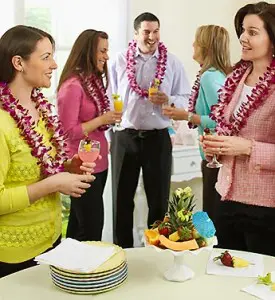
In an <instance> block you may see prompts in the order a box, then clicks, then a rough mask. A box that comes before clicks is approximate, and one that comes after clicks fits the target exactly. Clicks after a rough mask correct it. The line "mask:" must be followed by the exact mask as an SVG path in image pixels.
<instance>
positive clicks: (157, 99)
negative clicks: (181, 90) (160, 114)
mask: <svg viewBox="0 0 275 300" xmlns="http://www.w3.org/2000/svg"><path fill="white" fill-rule="evenodd" d="M168 100H169V99H168V96H167V95H166V94H165V93H163V92H160V91H158V92H156V93H151V94H150V95H149V101H150V102H152V103H153V104H156V105H162V104H164V103H168Z"/></svg>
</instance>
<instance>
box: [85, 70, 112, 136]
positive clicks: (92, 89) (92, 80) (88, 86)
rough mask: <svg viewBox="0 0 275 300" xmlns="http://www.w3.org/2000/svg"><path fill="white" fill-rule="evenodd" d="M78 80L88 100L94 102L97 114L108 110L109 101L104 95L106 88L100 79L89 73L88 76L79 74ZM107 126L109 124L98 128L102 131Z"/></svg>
mask: <svg viewBox="0 0 275 300" xmlns="http://www.w3.org/2000/svg"><path fill="white" fill-rule="evenodd" d="M80 81H81V83H82V86H83V88H84V90H85V92H86V93H87V95H88V96H89V98H90V100H91V101H93V102H94V103H95V106H96V110H97V115H99V116H101V115H103V114H105V113H106V112H107V111H109V110H110V101H109V98H108V96H107V95H106V90H105V88H104V86H103V83H102V80H101V79H100V78H98V77H97V76H96V75H94V74H91V75H90V76H84V75H83V74H80ZM109 127H110V126H109V125H103V126H100V127H99V128H98V129H99V130H101V131H104V130H107V129H108V128H109Z"/></svg>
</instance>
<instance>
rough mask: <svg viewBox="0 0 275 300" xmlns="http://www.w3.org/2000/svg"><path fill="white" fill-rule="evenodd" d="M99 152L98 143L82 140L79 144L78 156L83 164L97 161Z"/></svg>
mask: <svg viewBox="0 0 275 300" xmlns="http://www.w3.org/2000/svg"><path fill="white" fill-rule="evenodd" d="M99 152H100V142H99V141H94V140H89V139H87V138H86V139H83V140H81V141H80V142H79V146H78V156H79V158H80V159H81V160H82V161H83V162H94V161H96V160H97V158H98V156H99Z"/></svg>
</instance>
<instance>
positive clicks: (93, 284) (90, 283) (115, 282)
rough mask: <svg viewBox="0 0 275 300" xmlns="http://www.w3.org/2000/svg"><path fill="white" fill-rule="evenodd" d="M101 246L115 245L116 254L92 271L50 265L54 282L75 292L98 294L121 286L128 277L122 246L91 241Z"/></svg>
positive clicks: (61, 287) (70, 291) (63, 288)
mask: <svg viewBox="0 0 275 300" xmlns="http://www.w3.org/2000/svg"><path fill="white" fill-rule="evenodd" d="M89 243H91V244H93V245H97V246H100V247H109V246H114V247H115V250H116V252H115V254H114V255H113V256H112V257H111V258H110V259H109V260H107V261H106V262H105V263H103V264H102V265H101V266H99V267H98V268H97V269H96V270H94V271H93V272H91V273H77V272H74V271H70V270H65V269H61V268H57V267H54V266H50V270H51V278H52V281H53V283H54V284H55V285H56V286H57V287H58V288H60V289H62V290H63V291H66V292H69V293H74V294H98V293H103V292H107V291H109V290H112V289H115V288H117V287H119V286H120V285H121V284H122V283H123V282H124V281H125V280H126V278H127V274H128V267H127V261H126V256H125V252H124V251H123V249H122V248H120V247H118V246H116V245H112V244H108V243H103V242H89Z"/></svg>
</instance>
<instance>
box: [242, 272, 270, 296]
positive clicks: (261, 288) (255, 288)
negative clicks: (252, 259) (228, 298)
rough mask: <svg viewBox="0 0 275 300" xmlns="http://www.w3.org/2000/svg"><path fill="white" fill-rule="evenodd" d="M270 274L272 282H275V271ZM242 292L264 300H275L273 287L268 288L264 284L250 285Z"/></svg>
mask: <svg viewBox="0 0 275 300" xmlns="http://www.w3.org/2000/svg"><path fill="white" fill-rule="evenodd" d="M270 273H271V281H272V282H275V271H274V272H270ZM241 290H242V291H243V292H246V293H248V294H250V295H253V296H255V297H257V298H259V299H262V300H274V299H275V291H272V290H271V286H267V285H264V284H257V281H256V282H255V283H254V284H252V285H249V286H247V287H245V288H243V289H241Z"/></svg>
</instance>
